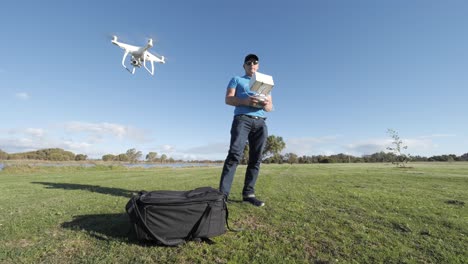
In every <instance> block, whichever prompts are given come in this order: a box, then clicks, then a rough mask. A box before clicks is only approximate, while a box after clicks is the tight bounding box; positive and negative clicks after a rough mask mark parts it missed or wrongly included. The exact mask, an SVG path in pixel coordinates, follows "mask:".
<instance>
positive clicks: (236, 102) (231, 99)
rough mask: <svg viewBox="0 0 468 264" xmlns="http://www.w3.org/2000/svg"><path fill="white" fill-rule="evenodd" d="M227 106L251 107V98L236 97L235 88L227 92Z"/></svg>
mask: <svg viewBox="0 0 468 264" xmlns="http://www.w3.org/2000/svg"><path fill="white" fill-rule="evenodd" d="M225 102H226V104H228V105H232V106H241V105H246V106H249V105H251V103H250V97H248V98H245V99H241V98H238V97H236V89H235V88H228V89H227V90H226V99H225Z"/></svg>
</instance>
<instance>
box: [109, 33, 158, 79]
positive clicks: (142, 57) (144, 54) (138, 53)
mask: <svg viewBox="0 0 468 264" xmlns="http://www.w3.org/2000/svg"><path fill="white" fill-rule="evenodd" d="M112 43H113V44H115V45H117V46H119V47H120V48H122V49H124V50H125V54H124V56H123V58H122V66H123V67H124V68H125V69H127V71H129V72H130V73H131V74H134V73H135V68H136V67H138V68H141V66H142V65H143V67H145V69H146V70H147V71H148V72H149V73H150V74H151V75H154V62H159V63H166V62H165V61H164V56H161V58H158V57H157V56H155V55H153V54H151V53H150V52H149V51H148V49H150V48H151V47H153V39H149V40H148V44H146V46H144V47H136V46H132V45H129V44H125V43H122V42H119V41H117V36H113V38H112ZM129 53H130V54H131V55H132V58H131V60H130V63H131V64H132V65H133V69H132V70H130V69H128V68H127V66H125V59H126V58H127V56H128V54H129ZM147 61H150V62H151V71H150V70H149V69H148V67H146V62H147Z"/></svg>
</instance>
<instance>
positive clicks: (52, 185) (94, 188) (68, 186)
mask: <svg viewBox="0 0 468 264" xmlns="http://www.w3.org/2000/svg"><path fill="white" fill-rule="evenodd" d="M32 183H34V184H42V185H45V186H47V188H49V189H64V190H85V191H90V192H96V193H102V194H110V195H114V196H122V197H127V198H130V197H132V193H135V192H137V191H130V190H125V189H120V188H110V187H102V186H99V185H86V184H75V183H56V182H32Z"/></svg>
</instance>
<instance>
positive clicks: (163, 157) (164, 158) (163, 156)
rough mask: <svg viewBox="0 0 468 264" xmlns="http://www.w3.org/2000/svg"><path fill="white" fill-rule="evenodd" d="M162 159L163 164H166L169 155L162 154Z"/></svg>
mask: <svg viewBox="0 0 468 264" xmlns="http://www.w3.org/2000/svg"><path fill="white" fill-rule="evenodd" d="M160 159H161V163H164V162H165V161H166V159H167V155H166V154H162V155H161V158H160Z"/></svg>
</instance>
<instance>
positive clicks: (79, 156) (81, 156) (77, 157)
mask: <svg viewBox="0 0 468 264" xmlns="http://www.w3.org/2000/svg"><path fill="white" fill-rule="evenodd" d="M87 158H88V156H87V155H84V154H77V155H76V156H75V160H76V161H80V160H86V159H87Z"/></svg>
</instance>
